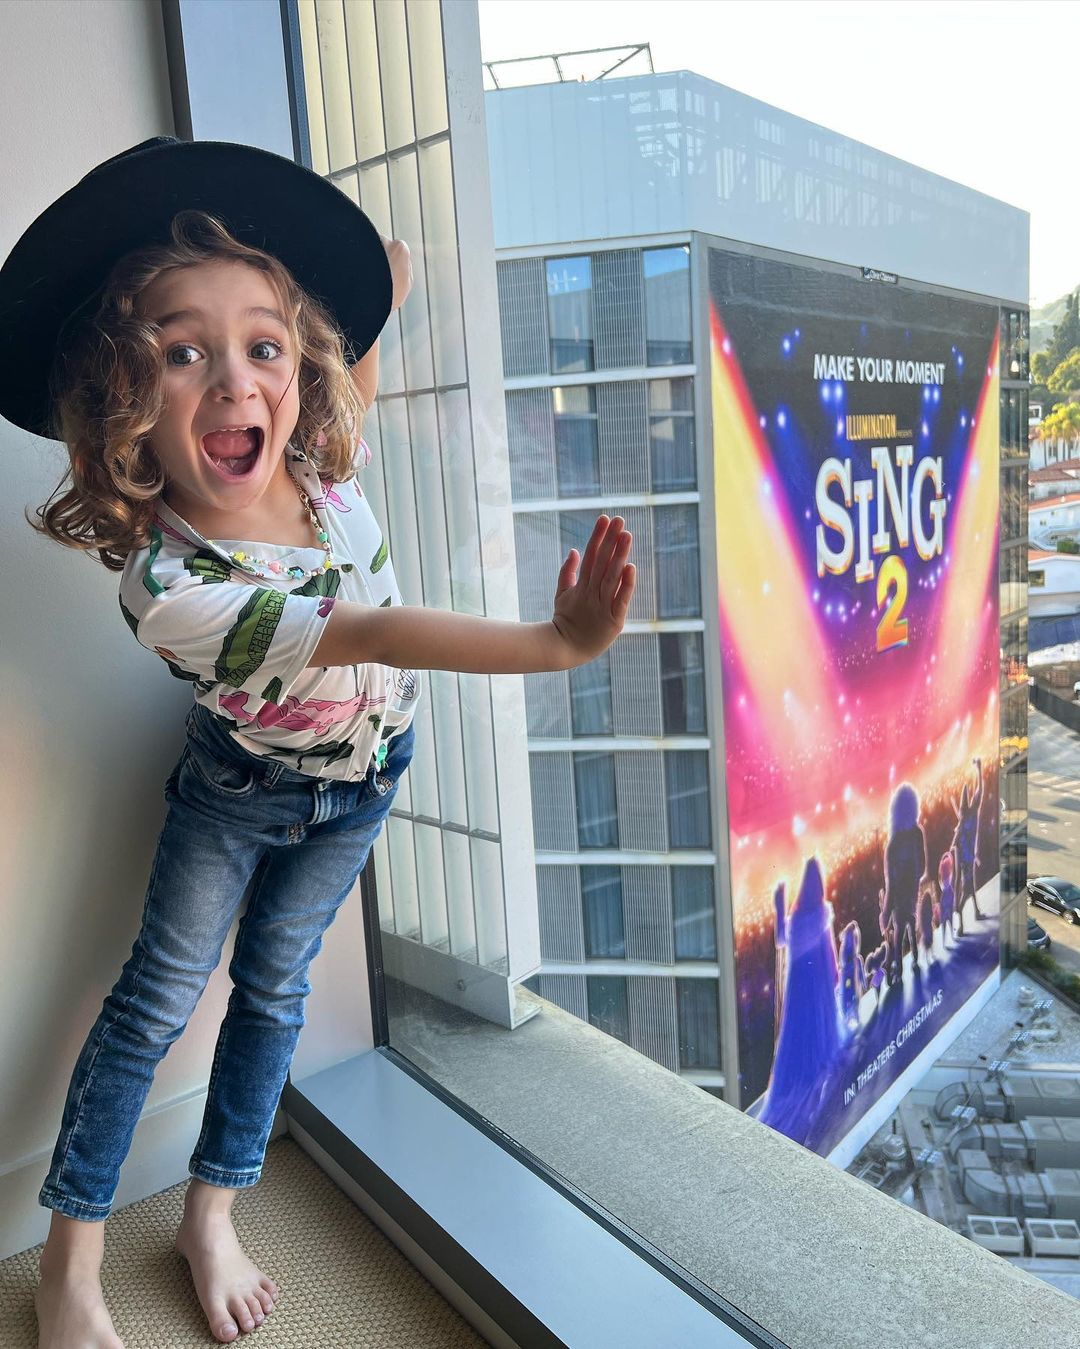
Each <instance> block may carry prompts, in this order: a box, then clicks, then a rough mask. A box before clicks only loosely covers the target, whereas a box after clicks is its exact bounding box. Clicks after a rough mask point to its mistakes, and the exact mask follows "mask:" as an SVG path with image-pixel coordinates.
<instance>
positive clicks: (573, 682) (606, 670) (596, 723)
mask: <svg viewBox="0 0 1080 1349" xmlns="http://www.w3.org/2000/svg"><path fill="white" fill-rule="evenodd" d="M570 716H571V720H572V722H573V731H574V734H575V735H612V734H613V732H614V725H613V722H612V714H611V659H610V653H609V651H605V652H603V653H602V654H601V655H599V656H597V658H596V659H595V660H590V661H587V662H586V663H585V664H584V665H576V666H574V667H573V668H572V669H571V670H570Z"/></svg>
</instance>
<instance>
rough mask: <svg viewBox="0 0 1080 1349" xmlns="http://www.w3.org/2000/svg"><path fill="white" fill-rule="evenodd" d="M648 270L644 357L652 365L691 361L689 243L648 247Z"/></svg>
mask: <svg viewBox="0 0 1080 1349" xmlns="http://www.w3.org/2000/svg"><path fill="white" fill-rule="evenodd" d="M642 263H643V266H644V271H645V360H646V362H647V364H649V365H688V364H689V363H690V359H691V350H690V347H691V344H690V245H689V244H679V245H677V246H676V247H675V248H647V249H645V250H644V251H643V253H642Z"/></svg>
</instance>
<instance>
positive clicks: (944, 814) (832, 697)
mask: <svg viewBox="0 0 1080 1349" xmlns="http://www.w3.org/2000/svg"><path fill="white" fill-rule="evenodd" d="M709 287H710V373H711V393H712V420H713V437H714V443H713V466H714V474H713V476H714V483H715V491H716V551H717V575H718V583H719V593H718V596H717V604H718V614H719V633H720V645H721V650H720V658H721V659H720V670H721V677H722V683H723V688H722V706H723V713H724V745H725V756H726V764H725V768H726V779H727V816H728V828H729V834H730V837H729V847H728V850H727V851H728V855H729V857H730V886H731V913H732V924H733V932H732V938H733V946H734V951H735V971H736V981H737V999H738V1002H737V1005H738V1038H739V1063H738V1074H739V1085H740V1102H741V1104H742V1106H743V1108H744V1109H746V1110H748V1111H749V1112H750V1113H751V1114H753V1115H754V1116H755V1117H756V1118H757V1119H759V1120H761V1121H762V1122H763V1123H765V1124H768V1125H769V1126H770V1127H772V1128H775V1129H778V1130H779V1131H780V1132H782V1133H785V1134H787V1135H789V1136H790V1137H792V1138H794V1139H796V1140H797V1141H799V1142H801V1143H803V1144H805V1145H806V1146H807V1147H811V1148H813V1149H815V1150H816V1151H819V1152H822V1153H826V1154H829V1153H836V1154H837V1155H839V1154H840V1153H842V1152H843V1149H844V1147H845V1146H847V1145H848V1144H849V1143H850V1141H851V1139H853V1138H855V1137H856V1136H857V1134H858V1128H859V1126H860V1125H861V1123H862V1122H863V1120H864V1117H866V1116H867V1114H868V1112H871V1111H873V1110H876V1109H885V1108H888V1106H889V1102H890V1099H891V1098H890V1095H889V1093H890V1092H891V1091H892V1092H895V1090H897V1089H898V1086H897V1084H898V1079H899V1078H900V1077H901V1075H902V1074H903V1073H905V1071H906V1070H908V1069H909V1068H910V1069H912V1071H913V1072H914V1071H916V1068H915V1067H913V1065H915V1063H916V1060H920V1062H922V1061H924V1057H925V1056H926V1055H928V1054H934V1053H940V1052H943V1051H944V1049H945V1048H946V1046H947V1044H948V1043H949V1042H950V1040H951V1036H952V1034H953V1033H955V1028H956V1027H957V1026H958V1025H959V1024H960V1023H961V1022H962V1021H963V1017H964V1008H965V1007H972V1006H974V1005H975V1004H974V1002H973V1001H972V1000H973V999H974V998H975V997H976V996H978V995H979V994H980V993H981V991H982V990H983V989H984V987H985V986H987V984H988V981H989V980H991V979H994V978H996V977H997V970H998V949H997V944H998V934H997V916H998V906H999V903H998V870H999V865H998V847H997V817H998V785H997V780H998V734H999V733H998V681H999V640H998V601H997V546H998V532H997V523H998V459H999V441H998V375H997V362H998V350H997V308H996V306H994V305H991V304H979V303H977V302H974V301H971V300H968V299H954V298H952V297H946V296H941V295H936V294H933V293H931V292H927V291H914V290H910V289H908V288H907V287H905V286H902V285H889V286H867V285H866V284H865V283H864V282H863V281H862V280H861V279H855V278H851V277H848V276H843V275H839V274H837V273H835V272H825V271H819V270H817V269H816V268H814V267H813V266H812V265H811V264H806V265H800V264H795V263H782V262H779V261H776V260H773V259H763V258H755V257H751V256H748V255H746V254H735V253H727V252H725V251H722V250H719V249H711V250H710V252H709ZM874 1118H876V1115H875V1116H874ZM849 1136H850V1137H849ZM845 1140H847V1141H846V1142H845Z"/></svg>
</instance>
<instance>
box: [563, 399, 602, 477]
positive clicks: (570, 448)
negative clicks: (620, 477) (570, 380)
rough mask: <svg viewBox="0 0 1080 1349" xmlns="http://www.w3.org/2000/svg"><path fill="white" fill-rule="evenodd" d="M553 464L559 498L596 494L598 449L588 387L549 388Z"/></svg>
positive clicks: (594, 403)
mask: <svg viewBox="0 0 1080 1349" xmlns="http://www.w3.org/2000/svg"><path fill="white" fill-rule="evenodd" d="M551 392H552V407H553V410H554V415H555V463H556V471H557V473H558V479H559V495H560V496H586V495H591V494H594V493H596V492H599V491H600V447H599V441H598V438H597V427H598V422H597V416H596V392H595V390H594V389H593V388H592V387H591V386H590V385H578V386H576V387H574V386H571V387H569V388H565V389H552V391H551Z"/></svg>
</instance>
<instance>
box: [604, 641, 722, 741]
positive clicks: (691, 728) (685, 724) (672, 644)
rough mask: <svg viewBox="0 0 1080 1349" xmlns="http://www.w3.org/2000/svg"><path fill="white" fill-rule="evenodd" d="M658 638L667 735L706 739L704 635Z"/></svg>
mask: <svg viewBox="0 0 1080 1349" xmlns="http://www.w3.org/2000/svg"><path fill="white" fill-rule="evenodd" d="M658 636H659V639H660V693H661V699H662V701H663V714H664V734H665V735H704V734H705V733H706V732H705V644H704V640H703V638H702V635H701V633H700V632H661V633H659V634H658ZM581 668H583V669H584V668H585V667H584V666H582V667H581Z"/></svg>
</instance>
